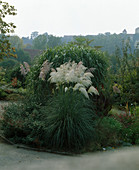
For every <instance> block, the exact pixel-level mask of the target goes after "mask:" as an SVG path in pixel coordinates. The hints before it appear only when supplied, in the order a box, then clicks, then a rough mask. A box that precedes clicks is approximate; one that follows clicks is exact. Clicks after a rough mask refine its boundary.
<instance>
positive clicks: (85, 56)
mask: <svg viewBox="0 0 139 170" xmlns="http://www.w3.org/2000/svg"><path fill="white" fill-rule="evenodd" d="M46 60H48V61H49V62H50V63H51V62H52V63H53V64H52V67H53V68H54V69H55V68H57V67H59V66H60V65H61V64H64V63H66V62H68V61H71V62H72V61H75V62H76V63H79V62H80V61H82V63H83V65H84V66H85V67H87V68H88V69H91V70H92V71H93V75H94V77H93V78H92V84H93V85H94V86H95V87H97V88H98V87H99V86H100V85H101V84H103V83H104V80H105V76H106V72H107V61H106V57H105V54H104V53H103V52H101V51H98V50H96V49H93V48H91V47H79V46H73V45H66V46H62V47H56V48H54V49H48V50H47V51H46V52H44V54H42V55H41V56H40V57H39V58H37V59H36V61H35V62H34V65H33V67H32V69H31V72H30V74H29V77H28V84H29V87H30V88H32V90H33V91H35V92H37V90H38V91H40V90H39V88H38V87H40V84H41V86H43V87H44V88H46V87H45V85H46V83H44V82H43V81H40V79H39V74H40V69H41V67H42V64H43V63H44V62H45V61H46ZM44 88H43V89H44Z"/></svg>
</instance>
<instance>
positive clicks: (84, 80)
mask: <svg viewBox="0 0 139 170" xmlns="http://www.w3.org/2000/svg"><path fill="white" fill-rule="evenodd" d="M86 69H87V68H86V67H85V66H84V65H83V63H82V62H79V63H78V64H77V63H75V62H74V61H73V62H68V63H65V64H63V65H61V66H60V67H58V68H56V70H55V69H52V72H51V73H50V78H49V80H48V81H50V82H51V83H55V84H56V86H57V88H58V87H60V86H61V85H64V87H65V86H66V87H65V91H67V90H68V89H69V88H72V89H73V90H74V91H75V90H79V91H80V92H81V93H83V94H84V95H85V96H86V97H87V98H89V95H88V93H89V94H93V93H94V94H96V95H99V93H98V91H97V89H96V88H95V87H93V86H92V81H91V78H92V77H93V74H92V73H91V72H85V71H86ZM68 85H69V86H68ZM67 86H68V87H67ZM87 89H88V90H87Z"/></svg>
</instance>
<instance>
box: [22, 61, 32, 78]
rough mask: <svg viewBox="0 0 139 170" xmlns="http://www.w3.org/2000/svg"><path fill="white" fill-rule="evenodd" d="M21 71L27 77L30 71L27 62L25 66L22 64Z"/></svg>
mask: <svg viewBox="0 0 139 170" xmlns="http://www.w3.org/2000/svg"><path fill="white" fill-rule="evenodd" d="M20 71H21V74H22V75H23V76H25V75H26V74H27V73H28V72H29V71H30V66H29V64H28V63H27V62H24V66H23V64H20Z"/></svg>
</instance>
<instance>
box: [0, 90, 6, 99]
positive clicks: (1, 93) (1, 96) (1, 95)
mask: <svg viewBox="0 0 139 170" xmlns="http://www.w3.org/2000/svg"><path fill="white" fill-rule="evenodd" d="M6 96H7V93H5V92H4V90H2V89H0V99H4V98H6Z"/></svg>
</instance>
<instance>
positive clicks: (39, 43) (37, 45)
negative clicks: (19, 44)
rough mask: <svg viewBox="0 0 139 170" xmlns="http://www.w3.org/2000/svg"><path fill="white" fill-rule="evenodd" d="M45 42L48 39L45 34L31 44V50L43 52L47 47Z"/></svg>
mask: <svg viewBox="0 0 139 170" xmlns="http://www.w3.org/2000/svg"><path fill="white" fill-rule="evenodd" d="M47 41H48V39H47V36H46V35H45V34H42V35H39V36H38V37H36V38H35V39H34V40H33V42H32V45H33V48H34V49H38V50H45V49H46V47H47Z"/></svg>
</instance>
